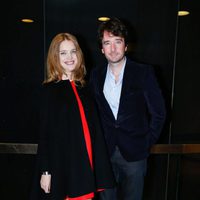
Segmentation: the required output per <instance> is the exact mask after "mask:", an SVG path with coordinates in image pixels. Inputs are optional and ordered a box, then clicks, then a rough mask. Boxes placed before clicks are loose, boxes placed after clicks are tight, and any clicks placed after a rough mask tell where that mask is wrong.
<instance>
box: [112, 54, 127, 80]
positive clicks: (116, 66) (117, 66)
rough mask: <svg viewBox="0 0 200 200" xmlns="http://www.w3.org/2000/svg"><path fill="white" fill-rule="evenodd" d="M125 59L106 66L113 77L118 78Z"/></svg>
mask: <svg viewBox="0 0 200 200" xmlns="http://www.w3.org/2000/svg"><path fill="white" fill-rule="evenodd" d="M124 62H125V57H124V58H123V59H122V60H121V61H119V62H117V63H109V64H108V66H109V68H110V70H111V71H112V73H113V75H114V76H115V77H118V76H119V74H120V72H121V69H122V67H123V66H124Z"/></svg>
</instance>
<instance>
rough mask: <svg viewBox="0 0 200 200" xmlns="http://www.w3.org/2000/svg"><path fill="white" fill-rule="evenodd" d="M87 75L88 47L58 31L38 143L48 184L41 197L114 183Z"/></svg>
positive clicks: (57, 199) (79, 198) (82, 193)
mask: <svg viewBox="0 0 200 200" xmlns="http://www.w3.org/2000/svg"><path fill="white" fill-rule="evenodd" d="M85 75H86V69H85V65H84V58H83V53H82V50H81V48H80V46H79V44H78V41H77V39H76V38H75V36H73V35H71V34H69V33H60V34H58V35H56V36H55V37H54V38H53V40H52V42H51V44H50V47H49V51H48V56H47V78H46V80H45V81H44V84H43V89H42V90H43V91H42V93H43V98H42V105H41V114H40V122H41V124H40V140H39V144H38V169H39V170H38V171H39V175H40V186H41V189H42V190H41V191H40V194H39V195H38V197H37V198H38V199H44V198H47V199H52V200H85V199H88V200H89V199H92V198H93V197H94V195H95V193H96V192H97V191H101V190H103V189H105V188H111V187H113V185H114V181H113V174H112V170H111V166H110V163H109V158H108V157H107V150H106V146H105V141H104V138H103V134H102V132H101V126H100V124H99V119H98V115H97V111H96V107H95V104H94V102H93V98H92V96H91V94H90V91H89V88H87V86H86V83H85V80H84V77H85ZM38 182H39V181H38ZM33 196H34V195H33ZM33 196H32V198H34V200H35V199H37V198H35V197H33Z"/></svg>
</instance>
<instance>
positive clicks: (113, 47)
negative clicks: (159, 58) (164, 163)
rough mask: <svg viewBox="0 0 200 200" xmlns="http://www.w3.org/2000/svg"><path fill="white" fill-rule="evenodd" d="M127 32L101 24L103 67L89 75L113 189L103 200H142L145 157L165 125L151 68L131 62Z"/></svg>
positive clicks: (116, 24) (114, 21) (113, 22)
mask: <svg viewBox="0 0 200 200" xmlns="http://www.w3.org/2000/svg"><path fill="white" fill-rule="evenodd" d="M127 34H128V33H127V29H126V27H125V25H124V24H123V23H122V22H121V21H120V20H119V19H117V18H113V19H110V20H109V21H106V22H103V23H101V24H100V26H99V29H98V36H99V42H100V45H101V51H102V53H103V54H104V55H105V58H106V59H107V64H106V65H105V66H101V67H100V68H94V69H93V70H92V72H91V79H90V81H91V86H92V89H93V91H94V95H95V98H96V102H97V105H98V108H99V113H100V117H101V121H102V126H103V129H104V134H105V139H106V142H107V146H108V150H109V153H110V159H111V163H112V167H113V172H114V175H115V179H116V182H117V187H116V188H114V189H109V190H105V191H104V192H102V193H101V196H100V199H102V200H116V199H120V200H141V199H142V193H143V185H144V176H145V174H146V168H147V157H148V155H149V152H150V147H151V146H152V145H153V144H154V143H155V142H156V141H157V139H158V137H159V135H160V133H161V130H162V127H163V124H164V120H165V105H164V100H163V97H162V94H161V90H160V88H159V85H158V83H157V81H156V78H155V75H154V72H153V68H152V67H151V66H149V65H146V64H141V63H137V62H134V61H132V60H130V59H129V58H128V57H127V56H126V55H125V52H126V51H127Z"/></svg>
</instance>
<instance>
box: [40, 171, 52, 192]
mask: <svg viewBox="0 0 200 200" xmlns="http://www.w3.org/2000/svg"><path fill="white" fill-rule="evenodd" d="M40 186H41V188H42V189H43V190H44V192H45V193H50V189H51V175H50V174H48V175H46V174H45V175H42V176H41V179H40Z"/></svg>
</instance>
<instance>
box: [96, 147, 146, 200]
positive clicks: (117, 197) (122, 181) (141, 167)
mask: <svg viewBox="0 0 200 200" xmlns="http://www.w3.org/2000/svg"><path fill="white" fill-rule="evenodd" d="M111 162H112V167H113V171H114V175H115V178H116V181H117V184H118V185H117V187H116V188H114V189H107V190H105V191H103V192H101V193H100V200H142V195H143V186H144V176H145V175H146V168H147V159H144V160H139V161H134V162H128V161H126V160H125V159H124V158H123V157H122V155H121V153H120V151H119V149H118V148H117V147H116V150H115V152H114V154H113V155H112V157H111Z"/></svg>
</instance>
